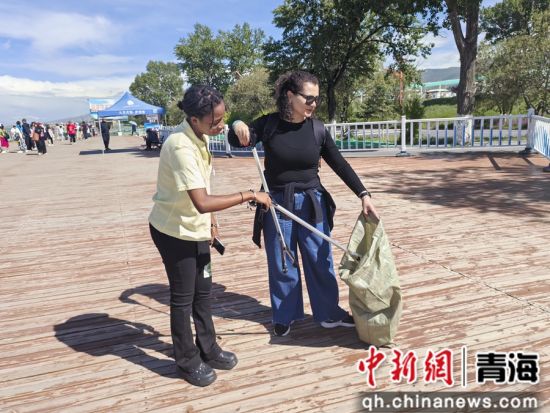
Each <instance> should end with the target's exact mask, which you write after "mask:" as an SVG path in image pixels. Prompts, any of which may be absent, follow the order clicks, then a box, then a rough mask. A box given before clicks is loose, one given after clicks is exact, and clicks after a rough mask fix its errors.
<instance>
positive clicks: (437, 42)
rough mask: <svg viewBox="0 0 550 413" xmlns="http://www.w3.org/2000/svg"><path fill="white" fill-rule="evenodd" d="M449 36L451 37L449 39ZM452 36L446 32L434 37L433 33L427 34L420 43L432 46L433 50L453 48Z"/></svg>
mask: <svg viewBox="0 0 550 413" xmlns="http://www.w3.org/2000/svg"><path fill="white" fill-rule="evenodd" d="M449 35H450V36H451V37H449ZM452 36H453V35H452V34H450V33H449V32H448V31H442V32H441V34H440V35H438V36H434V35H433V33H428V34H427V35H426V36H424V37H423V38H422V43H424V44H433V45H434V46H433V47H434V49H437V48H440V47H453V46H454V40H453V37H452Z"/></svg>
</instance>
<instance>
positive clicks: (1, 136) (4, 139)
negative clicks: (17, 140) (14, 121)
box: [0, 123, 10, 153]
mask: <svg viewBox="0 0 550 413" xmlns="http://www.w3.org/2000/svg"><path fill="white" fill-rule="evenodd" d="M8 138H9V135H8V132H7V131H6V130H5V129H4V125H2V124H1V123H0V153H6V152H9V149H10V142H9V140H8Z"/></svg>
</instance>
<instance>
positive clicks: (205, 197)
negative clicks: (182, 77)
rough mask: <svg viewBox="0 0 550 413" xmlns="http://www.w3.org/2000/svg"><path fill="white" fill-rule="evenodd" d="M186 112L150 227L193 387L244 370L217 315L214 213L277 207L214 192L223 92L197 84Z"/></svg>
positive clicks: (177, 350) (184, 370) (161, 175)
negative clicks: (219, 373) (223, 341)
mask: <svg viewBox="0 0 550 413" xmlns="http://www.w3.org/2000/svg"><path fill="white" fill-rule="evenodd" d="M178 107H179V108H180V109H181V110H182V111H183V112H185V114H186V119H185V121H184V122H183V123H182V124H181V125H180V127H179V128H178V129H177V130H176V131H175V132H174V133H172V134H171V135H170V136H169V138H168V139H167V140H166V141H165V142H164V144H163V146H162V149H161V152H160V161H159V169H158V180H157V192H156V194H155V195H154V197H153V201H154V206H153V210H152V211H151V214H150V216H149V224H150V225H149V226H150V230H151V237H152V238H153V241H154V243H155V245H156V247H157V249H158V250H159V253H160V255H161V257H162V261H163V263H164V267H165V269H166V273H167V275H168V281H169V284H170V327H171V332H172V342H173V346H174V358H175V361H176V366H177V367H176V368H177V371H178V374H179V375H180V377H182V378H183V379H185V380H187V381H188V382H189V383H191V384H193V385H196V386H208V385H209V384H211V383H213V382H214V381H215V380H216V372H215V371H214V370H213V369H223V370H230V369H232V368H233V367H235V365H236V364H237V357H236V356H235V354H233V353H231V352H228V351H223V350H222V349H221V348H220V347H219V346H218V344H217V343H216V332H215V329H214V323H213V321H212V313H211V310H210V290H211V287H212V278H211V274H210V249H209V244H210V243H211V242H212V240H213V238H214V237H215V236H216V235H217V224H216V220H215V217H214V216H213V214H211V213H212V212H214V211H220V210H222V209H226V208H229V207H232V206H235V205H238V204H242V203H243V202H247V201H256V202H259V203H261V204H264V205H265V206H267V207H269V206H270V205H271V199H270V198H269V195H267V194H266V193H263V192H259V193H256V192H254V191H252V190H250V191H243V192H237V193H234V194H231V195H211V194H210V174H211V172H212V155H211V154H210V152H209V150H208V136H209V135H217V134H219V133H221V131H222V130H223V127H224V122H223V117H224V114H225V104H224V102H223V96H222V95H221V94H220V93H219V92H218V91H217V90H216V89H214V88H212V87H209V86H191V87H190V88H189V89H188V90H187V91H186V92H185V95H184V97H183V100H182V101H181V102H179V103H178ZM191 315H193V321H194V324H195V331H196V343H195V341H194V340H193V332H192V330H191Z"/></svg>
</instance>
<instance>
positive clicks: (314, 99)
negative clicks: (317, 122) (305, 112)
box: [296, 92, 321, 106]
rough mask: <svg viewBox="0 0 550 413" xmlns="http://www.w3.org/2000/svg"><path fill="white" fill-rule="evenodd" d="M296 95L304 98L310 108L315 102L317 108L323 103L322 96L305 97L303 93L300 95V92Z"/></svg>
mask: <svg viewBox="0 0 550 413" xmlns="http://www.w3.org/2000/svg"><path fill="white" fill-rule="evenodd" d="M296 94H297V95H300V96H301V97H303V98H304V99H305V100H306V105H308V106H311V105H313V102H315V104H316V105H317V106H319V103H321V96H313V95H304V94H303V93H300V92H297V93H296Z"/></svg>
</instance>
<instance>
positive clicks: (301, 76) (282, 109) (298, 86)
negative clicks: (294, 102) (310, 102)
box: [275, 70, 319, 120]
mask: <svg viewBox="0 0 550 413" xmlns="http://www.w3.org/2000/svg"><path fill="white" fill-rule="evenodd" d="M306 82H309V83H313V84H314V85H319V79H317V77H316V76H315V75H313V74H311V73H308V72H304V71H303V70H295V71H293V72H286V73H285V74H284V75H281V76H279V78H278V79H277V81H276V82H275V101H276V102H277V109H278V110H279V114H280V116H281V117H282V118H283V119H286V120H290V119H291V118H292V107H291V106H290V102H289V100H288V96H287V95H286V92H287V91H289V90H290V91H291V92H292V93H294V94H296V93H298V92H300V91H301V90H302V88H303V87H304V83H306Z"/></svg>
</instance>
